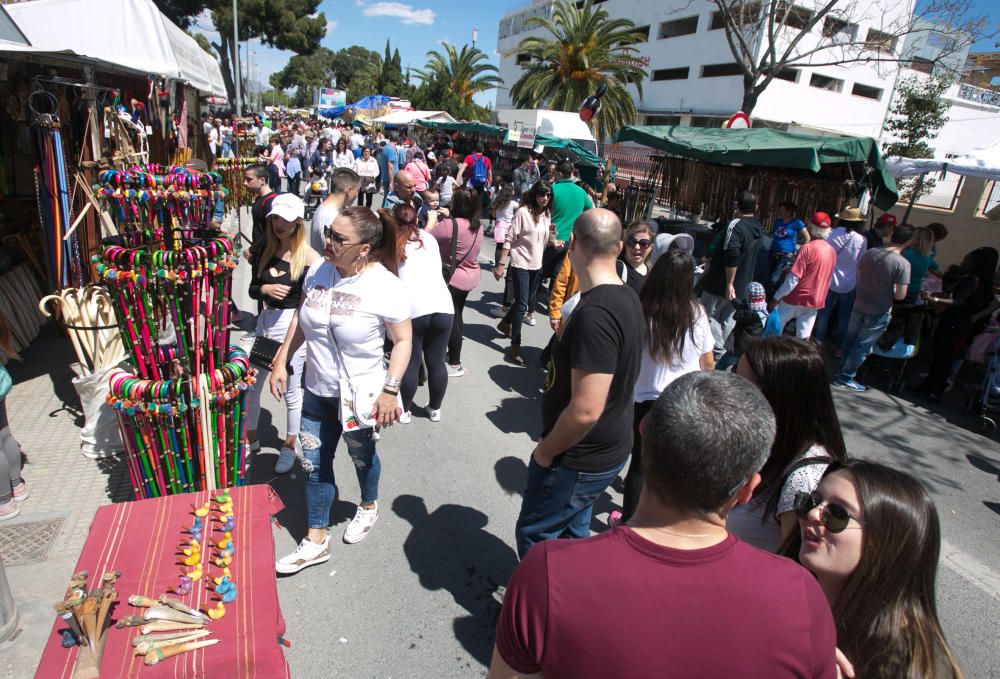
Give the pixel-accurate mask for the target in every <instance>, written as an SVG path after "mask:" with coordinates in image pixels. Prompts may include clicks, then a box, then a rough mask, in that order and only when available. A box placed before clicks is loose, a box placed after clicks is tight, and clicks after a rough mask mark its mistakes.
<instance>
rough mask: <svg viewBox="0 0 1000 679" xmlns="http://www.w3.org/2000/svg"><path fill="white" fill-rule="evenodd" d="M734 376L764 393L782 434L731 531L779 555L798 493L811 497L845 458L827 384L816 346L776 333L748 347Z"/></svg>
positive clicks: (792, 523) (733, 515)
mask: <svg viewBox="0 0 1000 679" xmlns="http://www.w3.org/2000/svg"><path fill="white" fill-rule="evenodd" d="M736 373H737V374H738V375H742V376H743V377H746V378H747V379H748V380H750V381H751V382H753V383H754V384H755V385H757V387H758V388H759V389H760V390H761V392H763V394H764V397H765V398H766V399H767V402H768V403H769V404H770V405H771V409H772V410H773V411H774V417H775V420H776V422H777V434H776V436H775V439H774V444H773V445H772V446H771V454H770V455H769V456H768V458H767V461H766V462H765V463H764V467H763V469H761V471H760V477H761V481H760V485H759V486H757V489H756V490H755V491H754V494H753V498H752V499H751V500H750V502H749V503H748V504H745V505H739V506H737V507H736V508H735V509H733V511H732V512H730V514H729V519H728V521H727V526H728V528H729V531H730V532H731V533H733V534H735V535H736V536H737V537H739V538H740V539H742V540H743V541H745V542H749V543H750V544H752V545H754V546H755V547H759V548H761V549H763V550H766V551H769V552H775V551H777V550H778V548H779V547H780V546H781V543H782V541H783V540H784V539H786V538H787V537H788V536H789V535H791V534H792V532H793V531H794V530H795V527H796V519H795V512H794V511H793V510H794V506H793V505H794V500H795V494H796V493H799V492H806V493H809V492H812V490H813V489H815V488H816V485H817V484H818V483H819V480H820V478H821V477H822V476H823V472H824V471H826V467H827V465H829V464H830V463H831V462H843V461H845V460H846V459H847V448H846V446H845V445H844V437H843V434H842V433H841V431H840V420H839V419H838V418H837V410H836V408H835V407H834V405H833V396H832V395H831V393H830V379H829V377H828V375H827V372H826V363H825V362H824V360H823V355H822V354H821V353H820V350H819V348H818V347H817V346H816V345H815V344H813V343H812V342H809V341H806V340H800V339H796V338H793V337H786V336H779V337H766V338H764V339H760V340H756V341H752V342H747V344H746V347H745V350H744V352H743V356H742V357H741V358H740V362H739V363H738V364H737V366H736Z"/></svg>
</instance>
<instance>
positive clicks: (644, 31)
mask: <svg viewBox="0 0 1000 679" xmlns="http://www.w3.org/2000/svg"><path fill="white" fill-rule="evenodd" d="M632 32H633V33H635V34H636V35H638V36H639V42H649V26H639V27H638V28H637V29H635V30H634V31H632Z"/></svg>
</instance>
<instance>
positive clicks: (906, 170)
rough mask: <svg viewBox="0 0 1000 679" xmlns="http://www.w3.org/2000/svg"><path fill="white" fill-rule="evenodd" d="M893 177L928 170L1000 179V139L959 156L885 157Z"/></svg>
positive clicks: (912, 175)
mask: <svg viewBox="0 0 1000 679" xmlns="http://www.w3.org/2000/svg"><path fill="white" fill-rule="evenodd" d="M885 165H886V167H887V168H888V169H889V174H891V175H892V176H893V177H897V178H900V177H918V176H920V175H922V174H926V173H928V172H954V173H955V174H959V175H962V176H963V177H979V178H980V179H1000V140H997V141H995V142H993V143H992V144H990V145H989V146H984V147H983V148H980V149H975V150H974V151H970V152H969V153H968V154H966V155H964V156H959V157H957V158H946V159H943V160H940V159H936V158H900V157H898V156H897V157H892V158H886V159H885Z"/></svg>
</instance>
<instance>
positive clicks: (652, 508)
mask: <svg viewBox="0 0 1000 679" xmlns="http://www.w3.org/2000/svg"><path fill="white" fill-rule="evenodd" d="M292 132H293V135H295V136H298V135H300V134H301V136H302V137H303V140H304V141H305V142H306V144H305V151H304V156H303V157H306V158H308V159H309V160H308V161H307V164H306V166H305V167H306V171H307V172H312V171H313V170H314V169H315V168H317V167H319V168H321V170H322V172H323V173H324V174H325V176H326V177H327V178H328V179H327V187H326V191H325V194H324V195H323V196H322V199H321V200H319V201H318V203H317V205H316V207H315V210H314V211H313V212H312V216H311V219H309V218H308V217H307V206H306V202H307V201H308V200H309V199H310V198H309V191H308V190H307V192H306V198H305V200H304V199H303V198H301V197H299V196H298V195H296V194H295V192H294V190H292V189H293V187H294V184H292V183H286V187H287V188H289V189H290V190H289V191H288V192H286V193H276V192H274V191H273V184H272V183H271V182H269V179H270V178H271V177H272V176H273V169H272V168H273V165H275V164H276V160H277V159H278V158H279V157H280V158H281V159H283V160H285V167H286V168H287V161H288V158H286V157H284V156H282V155H281V154H278V153H272V155H271V156H268V162H262V163H260V164H257V165H254V166H252V167H250V168H248V169H247V170H246V174H245V177H244V180H245V182H246V185H247V188H248V190H250V191H251V193H253V194H254V195H255V200H254V204H253V206H252V209H251V212H252V214H253V221H254V239H253V240H254V243H253V246H252V247H251V248H250V250H249V253H248V256H249V258H250V260H251V265H252V267H253V280H252V283H251V297H252V298H254V299H256V300H258V301H259V304H260V310H259V311H260V313H259V314H258V321H257V327H256V333H255V334H256V335H257V336H263V337H267V338H269V339H272V340H277V341H280V342H281V347H280V349H279V350H278V351H277V354H276V355H275V359H274V362H273V363H272V365H271V367H270V371H269V373H270V374H269V376H268V375H266V373H265V374H264V375H262V376H261V378H260V379H259V381H258V387H257V389H258V391H256V392H255V393H254V394H253V395H252V396H251V399H250V400H251V406H250V416H249V417H248V440H250V441H251V447H252V449H254V450H255V449H257V448H259V444H258V443H256V441H257V437H256V422H257V413H258V412H259V407H260V406H259V401H260V391H259V390H260V389H263V388H265V387H268V388H270V390H271V392H272V393H273V394H274V396H275V397H277V398H278V399H279V400H284V405H285V407H286V409H287V414H288V418H287V419H288V425H287V431H286V438H285V439H284V440H283V442H282V447H281V450H280V454H279V456H278V461H277V465H276V471H278V472H279V473H280V472H284V471H287V470H288V469H290V468H292V467H293V466H294V464H295V460H296V441H298V443H299V444H300V445H301V465H302V468H303V471H304V472H306V474H307V475H308V476H307V483H306V487H305V501H306V507H307V521H308V526H307V528H308V531H307V533H306V536H305V537H304V538H303V540H302V541H301V543H300V544H299V545H298V546H297V548H296V549H295V551H294V552H293V553H291V554H289V555H287V556H284V557H282V558H280V559H279V560H278V561H277V564H276V569H277V571H278V572H279V573H282V574H293V573H297V572H299V571H301V570H302V569H304V568H307V567H309V566H312V565H315V564H319V563H323V562H325V561H327V560H329V559H330V557H331V552H332V545H331V538H330V532H329V511H330V507H331V503H332V502H333V499H334V497H335V496H336V494H337V486H336V483H335V478H334V474H333V466H332V460H333V456H334V453H335V450H336V447H337V445H338V443H339V440H340V439H341V438H343V439H344V441H345V443H346V445H347V450H348V454H349V455H350V456H351V458H352V460H353V462H354V468H355V471H356V475H357V478H358V485H359V494H360V502H359V503H358V507H357V512H356V515H355V517H354V519H353V520H352V521H351V522H350V523H349V525H348V526H347V529H346V531H345V533H344V535H343V541H344V542H346V543H348V544H354V543H357V542H359V541H361V540H363V539H365V538H366V537H367V536H368V535H369V533H370V532H371V530H372V528H373V527H374V525H375V523H376V521H377V519H378V512H379V504H378V500H379V496H378V490H379V479H380V474H381V463H380V460H379V456H378V452H377V448H378V445H379V439H380V433H379V432H380V430H381V429H383V428H385V427H389V426H392V425H394V424H403V425H406V424H410V423H412V422H413V421H414V418H415V416H417V415H419V414H423V415H425V416H426V418H427V419H428V420H430V421H431V422H438V421H440V420H441V419H442V417H443V416H444V415H443V413H444V412H445V410H446V408H445V406H446V395H447V390H448V382H449V380H450V379H455V378H459V377H462V376H463V375H465V374H466V371H467V370H469V369H470V368H469V367H468V366H466V365H465V364H463V361H462V341H463V313H464V309H465V304H466V301H467V299H468V296H469V294H470V293H471V292H472V291H473V290H475V289H476V287H477V286H479V284H480V276H481V271H480V265H479V260H480V258H481V257H482V256H483V255H484V254H485V256H486V257H487V258H490V259H492V260H493V267H492V274H493V276H494V277H495V279H496V280H497V281H500V280H503V281H504V293H503V301H502V303H501V304H499V305H497V307H496V309H494V311H495V312H496V316H497V317H498V318H499V323H498V326H497V330H498V332H499V333H500V334H501V335H503V336H505V337H508V338H509V339H510V348H509V353H508V354H507V359H508V360H509V361H510V362H511V363H512V364H514V365H519V366H523V365H525V364H526V360H525V354H524V352H523V351H522V343H523V340H524V336H523V333H522V330H523V326H524V325H525V324H528V325H534V323H535V321H534V316H535V313H536V312H538V313H540V311H539V309H540V308H541V307H540V304H539V303H540V301H541V300H540V298H541V297H544V296H545V295H546V294H547V315H548V317H549V323H550V325H551V329H552V334H551V337H550V341H549V342H548V345H547V346H546V347H545V348H544V351H543V352H542V356H543V361H542V362H543V365H544V367H545V369H546V378H545V382H544V387H543V394H542V398H541V419H542V430H541V435H540V437H539V440H538V443H537V445H536V446H535V448H534V450H533V451H532V452H531V455H530V457H529V462H528V472H527V479H526V487H525V489H524V494H523V500H522V506H521V509H520V512H519V516H518V518H517V522H516V526H515V540H516V548H517V553H518V556H519V557H520V558H521V563H520V565H519V566H518V568H517V569H516V571H515V573H514V575H513V576H512V578H511V580H510V583H509V585H508V587H507V589H506V591H505V592H504V593H503V595H502V596H503V608H502V611H501V614H500V618H499V621H498V623H497V636H496V649H495V653H494V657H493V662H492V667H491V673H490V676H491V677H497V678H500V677H514V676H523V675H534V674H536V673H541V674H543V675H545V676H593V675H595V674H610V673H612V672H614V673H617V674H622V675H624V676H654V675H656V674H657V671H656V669H655V668H662V667H666V666H670V667H673V668H675V669H676V670H677V673H678V674H679V675H681V676H760V677H777V676H809V677H834V676H838V673H842V674H843V675H844V676H855V675H856V676H859V677H898V676H921V677H960V676H962V673H961V670H960V669H959V667H958V665H957V663H956V661H955V659H954V656H953V654H952V652H951V650H950V648H949V646H948V643H947V641H946V640H945V637H944V634H943V632H942V630H941V626H940V623H939V621H938V619H937V613H936V605H935V593H934V583H935V577H936V571H937V559H938V554H939V551H940V527H939V522H938V516H937V513H936V510H935V508H934V505H933V503H932V502H931V500H930V498H929V496H928V494H927V491H926V490H925V489H924V487H923V486H922V485H921V484H920V482H919V481H917V480H916V479H914V478H913V477H911V476H909V475H908V474H906V473H904V472H901V471H898V470H894V469H891V468H889V467H887V466H885V465H882V464H877V463H874V462H868V461H863V460H858V459H856V458H854V457H853V456H852V454H851V451H848V450H847V446H846V444H845V440H844V436H843V433H842V431H841V426H840V422H839V419H838V415H837V411H836V408H835V406H834V400H833V396H832V392H831V385H832V386H834V387H839V388H843V389H846V390H851V391H864V390H865V387H864V386H863V385H862V384H861V383H860V382H859V381H858V378H857V372H858V369H859V368H860V366H861V365H862V364H863V363H864V361H865V359H866V358H867V356H868V355H869V354H870V353H871V351H872V348H873V346H874V345H875V343H876V341H880V338H881V337H882V335H883V334H885V333H886V331H887V329H888V328H889V326H890V320H891V319H893V318H894V317H896V316H899V315H902V314H909V313H915V312H914V310H915V309H916V310H917V312H920V313H925V314H927V317H928V318H930V317H933V318H934V320H935V322H934V323H933V324H929V329H927V327H925V328H924V329H923V332H925V333H929V336H930V338H931V339H929V340H928V342H927V344H928V345H929V346H931V353H932V360H931V367H930V371H929V373H928V375H927V376H926V380H925V382H924V388H925V390H926V394H927V395H928V396H929V397H931V398H933V397H935V396H940V394H941V393H942V392H943V391H944V390H945V389H946V388H947V384H948V380H949V379H951V378H952V377H953V372H954V370H955V366H954V362H955V359H956V358H957V357H958V355H959V352H960V351H961V340H965V339H967V338H968V337H969V336H970V334H971V333H973V332H974V330H975V323H976V320H977V316H978V315H981V314H982V313H983V312H984V311H989V310H991V308H990V305H991V304H993V305H995V299H994V297H993V294H994V293H993V284H994V276H995V271H996V266H997V252H996V250H994V249H992V248H979V249H977V250H975V251H973V252H971V253H970V254H969V255H968V256H967V257H966V258H965V259H964V260H963V262H962V263H961V264H960V265H958V266H956V267H952V268H950V269H948V270H947V271H944V272H942V271H940V269H939V267H938V266H937V263H936V261H935V259H934V246H935V242H940V240H941V239H942V238H944V237H946V236H947V231H946V230H945V229H944V227H943V226H942V225H929V226H927V227H922V228H919V229H915V228H914V227H912V226H910V225H908V224H900V223H895V221H894V220H893V219H892V218H891V216H890V215H884V216H883V217H882V218H881V219H880V220H879V221H878V222H877V223H876V224H875V226H874V228H873V229H872V230H870V231H868V232H866V233H861V227H862V224H863V218H862V216H861V213H860V211H858V210H857V208H853V207H847V208H844V209H843V210H841V211H840V212H838V213H837V214H836V215H835V217H834V218H831V217H830V216H829V215H828V214H827V213H823V212H817V213H815V214H813V215H811V216H809V217H808V219H800V218H799V217H798V214H797V212H798V210H797V207H796V206H795V205H793V204H791V203H785V204H783V205H782V206H781V209H780V212H779V216H778V219H777V221H776V223H775V224H774V225H773V228H772V229H771V240H770V245H769V246H768V245H765V244H766V242H767V241H766V234H765V232H766V231H767V230H766V229H765V228H764V227H763V225H762V224H761V222H760V220H759V218H758V216H757V212H758V210H757V207H758V206H757V199H756V197H755V196H754V194H752V193H751V192H749V191H743V192H741V193H740V194H739V195H738V196H737V197H736V200H735V201H734V214H733V217H732V219H730V220H725V221H723V222H721V223H719V224H718V225H716V229H715V232H714V236H713V238H712V240H711V242H710V243H707V244H706V245H707V247H706V248H704V249H703V252H697V251H698V250H699V245H698V244H697V243H696V241H695V239H694V238H692V237H691V236H690V235H688V234H684V233H681V234H669V233H661V229H660V228H659V225H658V224H656V223H655V222H638V223H633V224H625V225H623V224H622V223H621V220H620V218H619V215H618V214H616V213H615V212H614V211H612V210H609V209H607V208H604V207H596V208H595V207H594V205H595V198H596V197H597V196H595V193H594V192H593V191H592V190H588V189H586V188H584V187H583V186H582V185H581V184H580V182H579V178H578V176H577V174H576V172H575V169H574V167H573V165H572V163H571V162H568V161H564V162H560V163H557V164H555V165H554V166H548V165H546V164H544V163H540V162H539V159H537V158H533V157H532V156H530V155H526V156H525V157H524V158H523V159H522V160H521V162H520V163H519V164H518V165H517V166H516V167H514V169H513V172H512V173H510V174H501V173H499V172H496V171H495V168H494V164H493V163H492V162H491V158H490V156H489V154H488V153H486V150H485V149H484V147H482V146H481V145H473V146H472V147H471V148H469V149H468V153H466V154H465V155H464V157H463V156H460V155H458V156H456V155H455V154H454V153H452V152H451V151H452V150H451V149H438V148H434V149H433V150H430V149H426V148H422V147H421V145H420V144H405V143H402V142H401V140H400V139H399V137H398V135H395V134H390V135H389V136H387V137H384V138H380V137H379V135H378V134H376V135H375V136H374V138H369V139H365V138H364V136H363V135H360V134H358V135H355V134H353V133H351V134H350V135H348V134H342V135H341V136H340V137H339V138H338V139H336V140H335V141H333V142H332V144H331V143H328V142H327V141H326V140H325V139H323V140H321V141H320V142H319V143H318V145H316V150H315V151H310V148H311V147H312V145H314V144H317V142H316V140H315V138H314V137H311V136H309V134H308V130H305V131H303V130H300V129H296V128H295V126H294V125H293V126H292ZM355 136H359V137H361V138H360V139H358V140H357V144H358V146H357V147H354V146H353V142H354V137H355ZM273 139H274V138H273V137H272V140H273ZM269 142H271V140H269ZM276 143H278V144H279V145H280V142H276ZM291 144H295V142H294V141H292V142H291ZM373 147H374V148H373ZM373 152H374V153H373ZM348 155H351V156H352V158H348V157H347V156H348ZM458 158H461V160H459V159H458ZM271 159H274V161H272V160H271ZM373 186H374V187H376V189H375V190H371V189H372V187H373ZM375 192H381V193H383V194H384V197H383V200H382V206H381V208H379V209H378V210H377V211H373V210H372V209H371V204H372V200H371V198H370V195H371V194H373V193H375ZM365 195H368V196H369V197H368V198H367V199H363V198H362V196H365ZM835 220H836V222H837V226H836V228H833V222H834V221H835ZM487 238H492V241H493V243H492V245H493V247H492V248H487V249H486V250H485V251H484V249H483V241H484V240H485V239H487ZM546 288H547V290H546ZM831 359H832V360H833V362H834V363H835V365H834V366H833V368H834V369H833V374H834V377H833V379H832V380H831V379H830V371H829V367H830V366H829V363H830V360H831ZM265 377H266V378H267V379H265ZM424 382H426V384H427V401H426V405H425V406H419V405H417V404H416V402H415V401H416V394H417V391H418V385H420V384H423V383H424ZM626 465H628V468H627V470H626ZM623 472H624V475H625V481H624V499H623V503H622V507H621V510H620V511H615V512H613V513H612V514H611V516H610V517H609V524H610V526H609V530H607V531H605V532H603V533H602V534H601V535H599V536H597V537H593V538H591V537H590V532H591V529H590V527H591V520H592V514H593V506H594V503H595V501H596V500H597V498H598V497H600V496H601V494H602V493H603V492H604V491H605V490H606V489H607V488H608V487H609V486H610V485H611V484H612V482H614V480H615V479H616V478H618V477H619V476H620V475H622V474H623ZM557 538H575V539H565V540H559V539H557ZM624 574H627V575H624ZM726 616H730V617H734V618H736V619H738V620H739V624H732V625H720V623H719V621H720V620H721V619H725V617H726ZM595 619H597V620H601V621H602V625H605V626H607V628H608V629H611V630H615V631H617V632H618V633H616V634H614V635H613V638H612V639H610V640H608V642H607V643H602V644H594V643H592V641H593V626H592V621H593V620H595Z"/></svg>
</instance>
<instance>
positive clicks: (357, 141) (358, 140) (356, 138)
mask: <svg viewBox="0 0 1000 679" xmlns="http://www.w3.org/2000/svg"><path fill="white" fill-rule="evenodd" d="M364 143H365V138H364V136H363V135H362V134H361V133H360V132H355V133H354V134H352V135H351V148H352V149H356V148H358V147H359V146H362V145H363V144H364Z"/></svg>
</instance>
